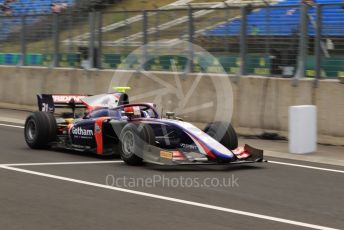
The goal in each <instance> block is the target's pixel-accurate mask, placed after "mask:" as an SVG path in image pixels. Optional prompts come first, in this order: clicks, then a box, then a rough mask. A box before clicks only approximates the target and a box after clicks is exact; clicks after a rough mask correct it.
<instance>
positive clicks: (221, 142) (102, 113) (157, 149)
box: [24, 87, 263, 165]
mask: <svg viewBox="0 0 344 230" xmlns="http://www.w3.org/2000/svg"><path fill="white" fill-rule="evenodd" d="M116 89H117V91H116V92H114V93H110V94H100V95H95V96H86V95H85V96H83V95H50V94H41V95H37V99H38V107H39V111H37V112H33V113H32V114H30V115H29V116H28V117H27V119H26V122H25V129H24V136H25V141H26V143H27V144H28V146H29V147H30V148H33V149H47V148H50V147H54V148H60V149H61V148H62V149H69V150H76V151H83V152H94V153H96V154H99V155H111V154H119V155H120V156H121V158H122V159H123V161H124V162H125V163H127V164H129V165H140V164H142V163H143V162H150V163H154V164H162V165H181V164H229V163H254V162H262V161H263V151H262V150H259V149H255V148H252V147H250V146H248V145H246V146H245V147H238V139H237V135H236V132H235V130H234V129H233V127H232V126H231V125H230V124H227V125H226V124H225V123H224V122H213V123H210V124H209V125H208V126H207V127H206V128H205V129H204V130H203V131H202V130H200V129H198V128H197V127H195V126H194V125H192V124H190V123H187V122H184V121H181V120H179V119H177V118H175V117H174V114H173V113H167V115H168V118H162V117H161V116H160V115H159V114H158V112H157V111H156V109H155V105H154V104H151V103H136V104H130V103H129V97H128V95H127V94H126V93H125V91H126V90H127V88H125V87H117V88H116ZM58 108H61V109H62V110H64V112H60V113H57V111H56V110H57V109H58ZM66 109H71V111H72V112H66Z"/></svg>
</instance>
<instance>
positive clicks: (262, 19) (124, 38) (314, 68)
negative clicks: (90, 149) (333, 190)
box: [0, 1, 344, 79]
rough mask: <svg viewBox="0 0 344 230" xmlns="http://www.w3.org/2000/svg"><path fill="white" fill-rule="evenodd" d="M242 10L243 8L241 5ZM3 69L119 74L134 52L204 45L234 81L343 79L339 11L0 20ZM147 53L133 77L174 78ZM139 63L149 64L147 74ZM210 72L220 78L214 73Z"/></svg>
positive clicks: (212, 10) (301, 8)
mask: <svg viewBox="0 0 344 230" xmlns="http://www.w3.org/2000/svg"><path fill="white" fill-rule="evenodd" d="M241 2H244V1H241ZM0 23H1V25H2V27H1V29H0V30H1V31H0V32H1V33H0V65H17V66H24V65H27V66H46V67H73V68H85V69H89V68H100V69H101V68H102V69H116V68H118V65H119V64H120V63H121V62H122V61H123V60H124V59H125V58H126V56H127V55H128V54H129V53H131V52H132V51H133V50H136V49H138V48H140V47H142V45H146V44H150V43H152V42H153V43H154V46H153V47H149V49H150V50H152V49H154V50H155V51H154V53H155V54H156V53H158V52H159V49H160V48H161V47H170V48H171V49H178V48H179V47H178V43H179V41H180V40H184V41H189V42H191V43H193V44H196V45H199V46H200V47H202V48H204V49H206V50H207V51H208V52H210V53H212V54H213V55H214V56H216V57H217V63H214V66H216V65H217V64H218V63H221V64H222V66H223V67H224V69H225V71H226V72H227V73H229V74H233V75H238V76H241V75H249V74H254V75H264V76H272V77H273V76H283V77H295V78H302V77H313V78H315V79H320V78H337V77H340V76H344V8H343V5H341V4H316V5H311V6H310V5H304V4H294V5H286V4H278V3H275V4H269V3H268V2H262V1H259V3H255V2H254V1H250V4H248V5H247V4H243V3H241V4H236V5H226V3H221V4H219V3H218V4H217V5H216V4H213V5H211V7H209V4H208V5H206V7H204V6H203V5H201V4H200V5H199V6H197V7H195V6H191V5H184V6H179V7H175V8H167V9H156V10H147V11H125V10H123V11H116V12H107V11H92V12H77V11H69V12H66V13H64V14H42V15H22V16H0ZM150 50H148V51H147V50H144V49H143V50H142V52H141V53H140V54H139V55H138V57H137V60H138V61H137V64H134V65H132V66H131V67H130V68H132V69H142V68H144V69H146V70H155V71H172V70H173V69H172V66H171V61H170V60H171V57H167V56H166V54H163V55H162V56H158V57H154V58H153V59H152V60H150V56H149V55H150V52H149V51H150ZM186 52H188V53H189V54H190V55H194V56H192V57H194V58H193V61H192V62H188V61H187V60H186V59H185V58H182V57H173V58H174V60H175V63H176V64H177V67H178V71H185V72H198V71H202V70H201V69H200V67H199V62H201V61H202V60H200V59H201V58H200V57H198V56H197V55H195V54H194V53H193V52H194V51H193V50H192V48H191V46H190V50H187V51H186ZM140 60H141V61H142V60H149V62H148V63H147V64H146V65H144V66H142V65H139V64H138V63H140ZM207 72H216V68H213V69H212V68H211V65H209V69H208V70H207Z"/></svg>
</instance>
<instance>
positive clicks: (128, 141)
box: [122, 131, 135, 156]
mask: <svg viewBox="0 0 344 230" xmlns="http://www.w3.org/2000/svg"><path fill="white" fill-rule="evenodd" d="M134 149H135V139H134V134H133V133H132V132H130V131H128V132H126V133H125V134H124V136H123V139H122V150H123V154H124V156H131V155H133V154H134Z"/></svg>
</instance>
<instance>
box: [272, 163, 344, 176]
mask: <svg viewBox="0 0 344 230" xmlns="http://www.w3.org/2000/svg"><path fill="white" fill-rule="evenodd" d="M268 163H272V164H279V165H287V166H293V167H300V168H307V169H316V170H321V171H328V172H336V173H344V171H343V170H337V169H329V168H321V167H314V166H309V165H300V164H292V163H286V162H280V161H268Z"/></svg>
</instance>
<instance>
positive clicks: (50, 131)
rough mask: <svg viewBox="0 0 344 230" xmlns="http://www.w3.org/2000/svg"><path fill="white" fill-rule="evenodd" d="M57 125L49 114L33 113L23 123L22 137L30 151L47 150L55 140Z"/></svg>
mask: <svg viewBox="0 0 344 230" xmlns="http://www.w3.org/2000/svg"><path fill="white" fill-rule="evenodd" d="M56 131H57V124H56V120H55V117H54V116H53V114H51V113H46V112H33V113H32V114H31V115H30V116H28V118H27V119H26V121H25V128H24V136H25V141H26V143H27V145H28V146H29V147H30V148H32V149H47V148H49V147H50V145H51V142H53V141H55V140H56Z"/></svg>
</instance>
